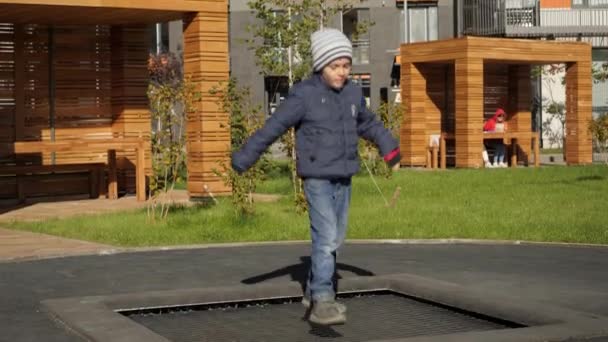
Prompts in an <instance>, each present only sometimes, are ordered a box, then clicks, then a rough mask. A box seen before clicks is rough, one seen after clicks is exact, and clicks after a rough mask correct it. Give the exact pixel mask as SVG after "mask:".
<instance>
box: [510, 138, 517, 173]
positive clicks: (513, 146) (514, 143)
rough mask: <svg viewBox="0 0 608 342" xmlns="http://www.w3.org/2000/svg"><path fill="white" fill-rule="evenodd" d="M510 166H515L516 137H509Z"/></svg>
mask: <svg viewBox="0 0 608 342" xmlns="http://www.w3.org/2000/svg"><path fill="white" fill-rule="evenodd" d="M511 167H517V138H511Z"/></svg>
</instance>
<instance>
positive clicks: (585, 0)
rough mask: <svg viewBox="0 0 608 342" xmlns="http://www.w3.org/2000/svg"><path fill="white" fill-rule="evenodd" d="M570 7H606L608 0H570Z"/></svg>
mask: <svg viewBox="0 0 608 342" xmlns="http://www.w3.org/2000/svg"><path fill="white" fill-rule="evenodd" d="M572 7H575V8H577V7H578V8H580V7H608V0H572Z"/></svg>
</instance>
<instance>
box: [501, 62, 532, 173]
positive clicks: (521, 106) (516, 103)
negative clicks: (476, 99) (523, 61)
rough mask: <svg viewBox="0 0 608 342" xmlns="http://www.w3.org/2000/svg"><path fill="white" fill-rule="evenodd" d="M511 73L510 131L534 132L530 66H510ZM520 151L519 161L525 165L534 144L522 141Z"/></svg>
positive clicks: (518, 152) (508, 109)
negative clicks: (531, 108)
mask: <svg viewBox="0 0 608 342" xmlns="http://www.w3.org/2000/svg"><path fill="white" fill-rule="evenodd" d="M508 72H509V105H508V108H507V114H508V123H507V124H508V129H509V130H510V131H522V132H525V131H531V130H532V112H531V111H530V107H531V104H532V94H531V91H532V89H531V85H530V66H529V65H510V66H509V68H508ZM517 143H518V145H519V147H520V149H519V150H518V151H517V154H518V157H517V160H521V161H523V162H525V163H527V162H528V161H529V157H530V155H531V149H532V144H531V142H530V141H527V140H522V141H518V142H517Z"/></svg>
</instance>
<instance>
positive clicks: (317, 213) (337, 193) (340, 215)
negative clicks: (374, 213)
mask: <svg viewBox="0 0 608 342" xmlns="http://www.w3.org/2000/svg"><path fill="white" fill-rule="evenodd" d="M304 194H305V195H306V201H307V202H308V215H309V218H310V236H311V239H312V253H311V258H310V259H311V265H310V270H309V272H308V280H307V283H306V293H305V296H307V297H308V298H312V300H313V301H317V302H320V301H328V300H334V298H335V296H336V283H335V278H334V276H335V271H336V251H337V250H338V248H339V247H340V246H341V245H342V243H343V242H344V239H345V238H346V226H347V224H348V207H349V205H350V194H351V180H350V178H340V179H332V180H329V179H317V178H307V179H305V180H304Z"/></svg>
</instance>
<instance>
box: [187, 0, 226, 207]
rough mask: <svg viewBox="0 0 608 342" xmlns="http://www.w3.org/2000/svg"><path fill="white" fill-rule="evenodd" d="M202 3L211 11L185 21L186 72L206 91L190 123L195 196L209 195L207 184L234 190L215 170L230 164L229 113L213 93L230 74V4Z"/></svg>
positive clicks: (215, 189)
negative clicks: (213, 88) (224, 164)
mask: <svg viewBox="0 0 608 342" xmlns="http://www.w3.org/2000/svg"><path fill="white" fill-rule="evenodd" d="M200 2H201V3H202V4H204V6H205V8H208V9H209V10H208V11H205V12H200V13H197V14H196V15H193V16H191V17H189V18H186V20H185V21H184V61H185V73H186V76H187V77H189V78H190V79H191V81H193V82H195V84H196V89H197V90H198V91H200V92H201V94H202V99H201V101H200V102H199V103H197V104H196V111H195V112H194V113H189V115H188V124H187V134H188V142H187V150H188V193H189V194H190V196H192V197H205V196H209V193H208V192H207V191H206V190H205V186H206V187H207V189H208V190H209V191H211V192H212V193H214V194H224V193H229V192H230V188H228V187H227V186H226V185H225V184H224V183H223V182H222V180H221V179H220V178H219V177H217V176H216V175H215V174H214V172H213V169H220V166H219V162H220V161H224V162H225V163H227V164H228V165H229V152H230V131H229V127H228V115H227V113H225V112H223V111H222V109H221V108H220V107H219V105H218V103H217V97H216V96H212V95H211V94H209V91H210V90H211V89H212V87H214V86H217V85H218V84H219V83H220V82H226V81H227V80H228V77H229V64H228V8H227V6H228V4H227V2H226V1H225V0H219V1H211V0H210V1H200Z"/></svg>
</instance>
